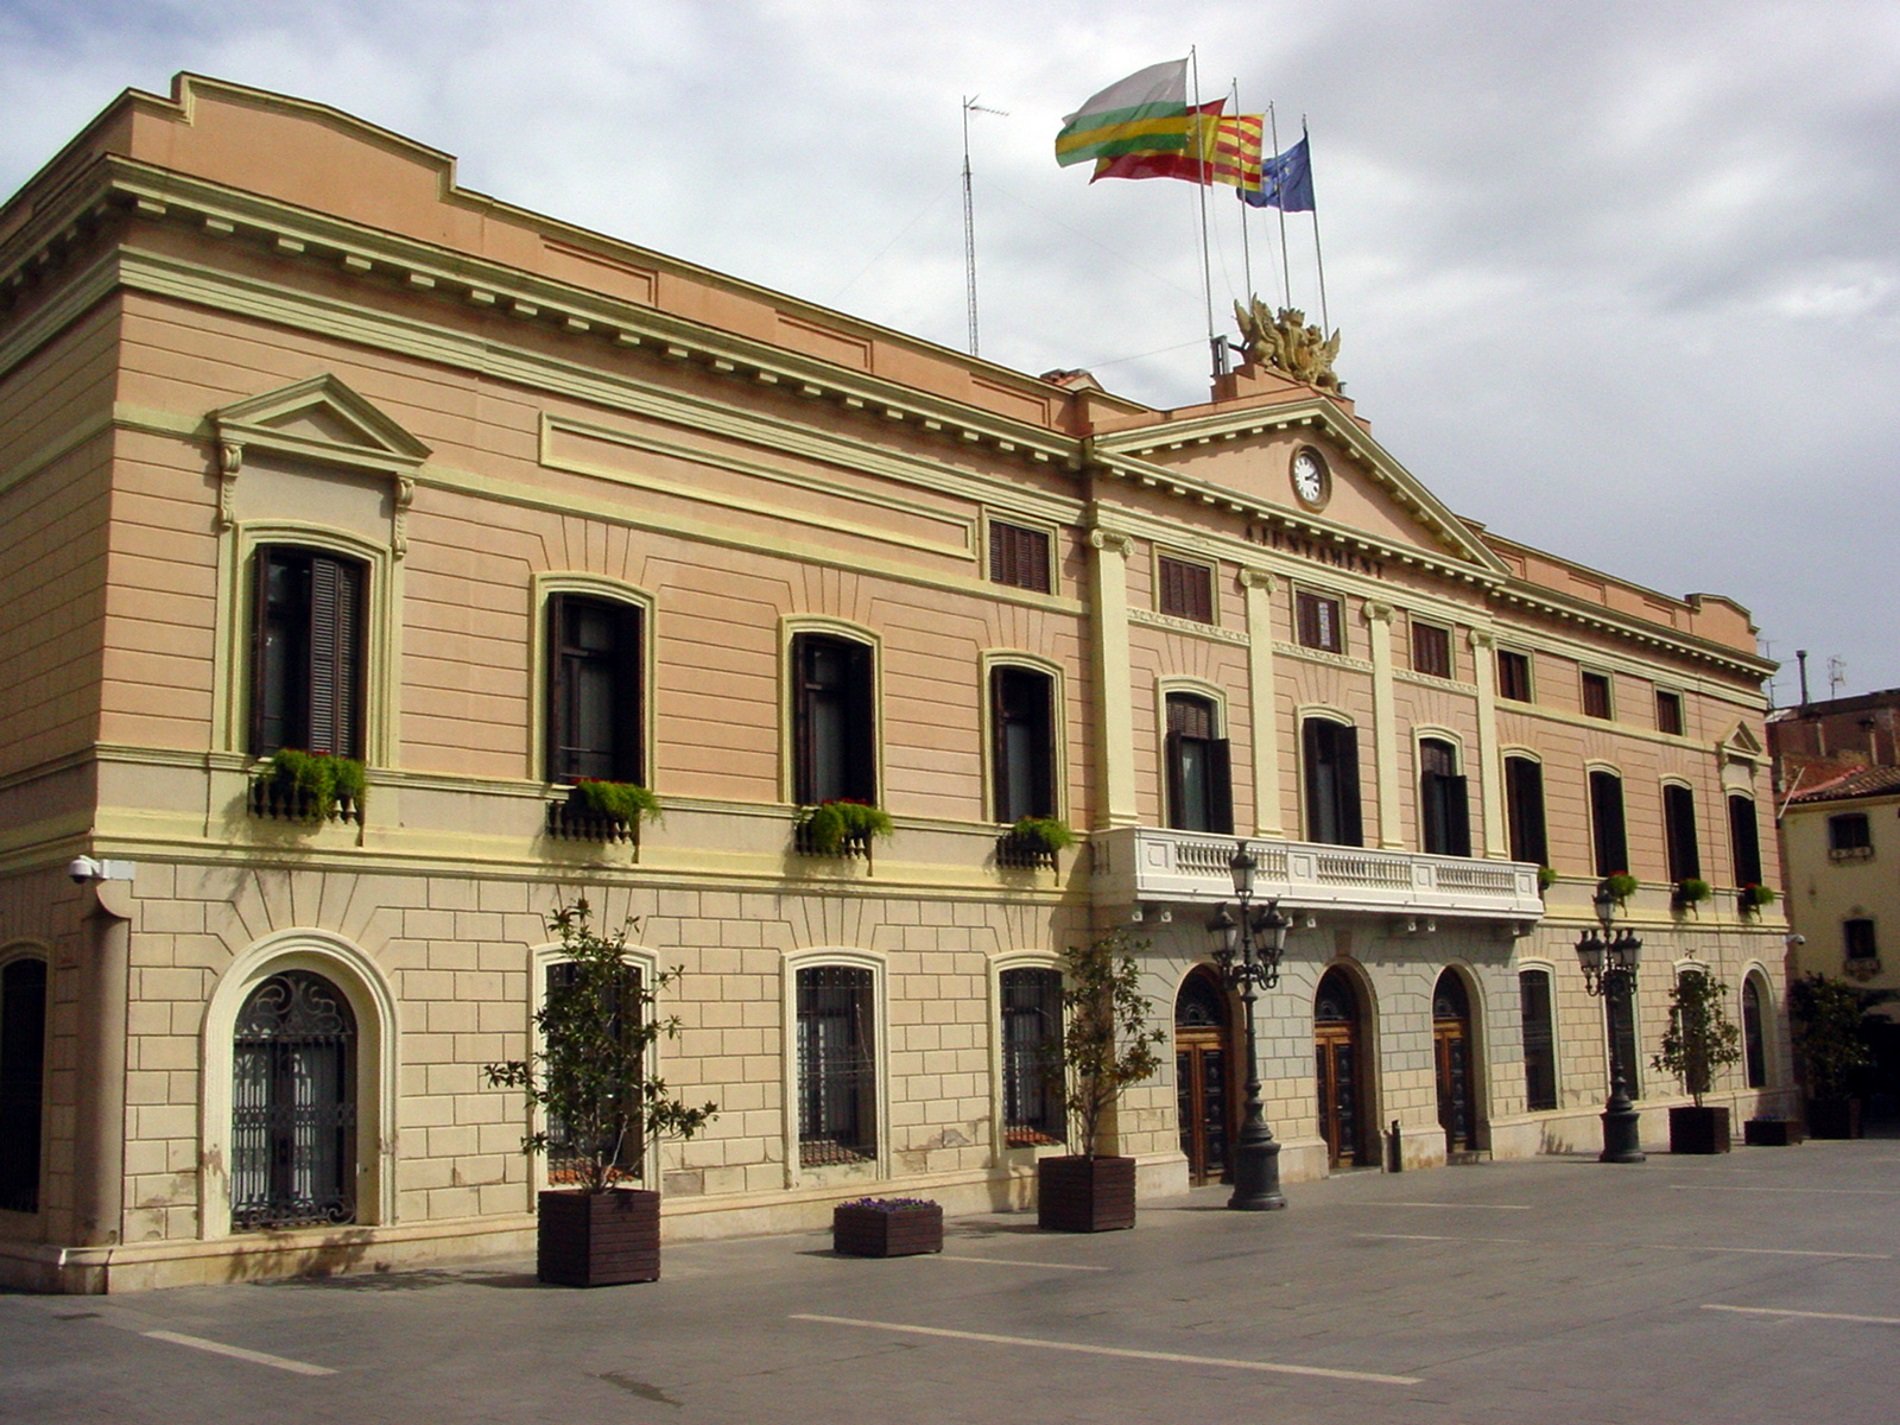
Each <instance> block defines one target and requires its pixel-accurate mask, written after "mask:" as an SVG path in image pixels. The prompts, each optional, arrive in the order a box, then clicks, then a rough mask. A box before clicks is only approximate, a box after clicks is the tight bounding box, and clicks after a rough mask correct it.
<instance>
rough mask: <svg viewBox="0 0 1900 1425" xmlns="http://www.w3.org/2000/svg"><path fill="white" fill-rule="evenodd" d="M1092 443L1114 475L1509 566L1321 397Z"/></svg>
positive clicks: (1400, 545)
mask: <svg viewBox="0 0 1900 1425" xmlns="http://www.w3.org/2000/svg"><path fill="white" fill-rule="evenodd" d="M1095 451H1096V454H1097V456H1098V457H1099V458H1100V459H1101V460H1102V461H1103V462H1104V463H1105V464H1107V465H1108V466H1109V468H1110V469H1111V470H1114V471H1115V473H1117V474H1121V475H1125V476H1126V477H1127V478H1130V479H1133V480H1136V481H1137V482H1139V483H1142V484H1148V485H1161V486H1164V487H1167V486H1175V487H1178V488H1179V489H1180V491H1181V493H1183V494H1191V495H1192V496H1194V497H1195V498H1197V499H1199V500H1201V501H1203V502H1209V501H1210V499H1211V502H1214V503H1227V504H1232V505H1238V506H1240V507H1242V508H1247V509H1253V510H1257V511H1258V512H1259V513H1260V514H1262V515H1263V516H1266V517H1268V518H1271V519H1274V520H1275V521H1276V522H1279V523H1284V524H1286V525H1288V526H1293V527H1304V528H1307V529H1309V530H1311V531H1313V532H1316V533H1318V534H1321V535H1325V536H1328V537H1337V538H1344V539H1347V540H1350V541H1355V542H1359V541H1366V542H1370V543H1371V544H1372V545H1374V546H1376V547H1380V548H1385V549H1389V550H1391V551H1393V552H1394V553H1398V554H1412V555H1416V556H1417V557H1419V558H1421V559H1424V560H1427V561H1430V562H1443V563H1447V564H1451V565H1454V566H1465V567H1467V568H1471V569H1473V570H1481V571H1483V572H1484V573H1486V574H1489V575H1492V576H1495V577H1498V578H1503V577H1507V576H1508V575H1509V573H1510V570H1509V568H1508V567H1507V566H1506V565H1505V564H1504V562H1503V561H1502V560H1501V559H1499V558H1498V556H1497V554H1496V553H1495V552H1493V551H1492V550H1491V549H1490V548H1489V547H1488V546H1487V545H1486V544H1485V543H1484V542H1483V540H1481V539H1480V538H1479V537H1478V535H1477V533H1476V532H1475V531H1474V530H1473V529H1472V528H1471V526H1470V525H1469V524H1467V523H1466V522H1465V521H1464V520H1462V519H1460V518H1459V517H1458V516H1457V515H1456V514H1454V513H1453V512H1452V511H1451V510H1450V509H1449V508H1447V507H1446V506H1445V505H1444V504H1443V503H1442V502H1441V501H1440V500H1439V499H1438V497H1437V496H1435V495H1434V494H1432V492H1431V491H1430V490H1428V489H1427V488H1426V487H1425V486H1424V484H1423V483H1421V482H1420V481H1419V480H1418V479H1417V478H1416V477H1415V476H1414V475H1412V473H1411V472H1410V471H1408V470H1407V469H1406V468H1405V467H1404V466H1402V465H1401V464H1399V462H1398V461H1397V460H1395V459H1393V458H1392V456H1391V454H1390V453H1389V452H1388V451H1386V449H1385V448H1384V447H1383V446H1381V445H1380V444H1379V443H1378V442H1377V441H1376V440H1374V439H1373V438H1372V436H1371V434H1370V433H1369V432H1368V431H1367V430H1366V429H1365V427H1364V426H1363V425H1362V424H1360V423H1359V422H1358V421H1356V420H1353V419H1352V418H1351V417H1349V416H1348V415H1347V414H1345V413H1344V412H1342V411H1341V410H1340V409H1339V407H1338V406H1337V405H1335V404H1334V403H1333V402H1332V401H1331V400H1328V399H1326V398H1324V397H1320V396H1316V395H1312V394H1310V393H1302V394H1301V395H1299V396H1297V397H1295V398H1294V399H1291V400H1288V401H1277V402H1272V403H1269V404H1253V405H1247V406H1215V407H1207V408H1203V411H1201V412H1197V413H1193V414H1190V415H1187V416H1185V417H1183V416H1179V415H1177V416H1173V417H1171V418H1170V419H1168V420H1165V421H1162V422H1157V423H1153V424H1146V425H1138V426H1135V427H1132V428H1129V429H1124V430H1119V431H1115V432H1113V433H1110V434H1104V435H1101V436H1098V437H1097V438H1096V440H1095ZM1303 452H1305V453H1307V454H1309V455H1310V456H1316V457H1317V462H1318V472H1319V476H1318V478H1319V479H1320V481H1321V488H1320V491H1319V495H1318V498H1302V496H1303V495H1306V496H1311V495H1312V494H1313V481H1314V478H1315V477H1314V475H1313V474H1312V473H1311V469H1310V466H1307V465H1305V464H1304V463H1302V468H1301V469H1300V470H1299V471H1298V472H1297V473H1298V474H1299V475H1301V476H1303V477H1304V480H1305V482H1306V483H1305V484H1304V485H1301V484H1299V483H1296V468H1295V467H1296V461H1298V460H1299V457H1300V456H1301V455H1302V453H1303Z"/></svg>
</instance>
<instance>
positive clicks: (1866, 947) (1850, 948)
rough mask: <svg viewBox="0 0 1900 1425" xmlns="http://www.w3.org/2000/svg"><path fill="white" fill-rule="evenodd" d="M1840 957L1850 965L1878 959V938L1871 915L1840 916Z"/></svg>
mask: <svg viewBox="0 0 1900 1425" xmlns="http://www.w3.org/2000/svg"><path fill="white" fill-rule="evenodd" d="M1841 959H1842V960H1844V961H1846V962H1847V963H1848V964H1852V965H1859V964H1866V963H1867V962H1868V961H1870V960H1873V961H1878V960H1879V959H1880V938H1879V935H1878V934H1877V933H1876V928H1875V924H1874V918H1873V917H1872V916H1871V915H1847V916H1842V917H1841Z"/></svg>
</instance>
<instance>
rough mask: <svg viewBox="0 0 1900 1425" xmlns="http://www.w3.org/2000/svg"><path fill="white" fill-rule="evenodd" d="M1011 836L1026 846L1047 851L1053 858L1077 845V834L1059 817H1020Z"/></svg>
mask: <svg viewBox="0 0 1900 1425" xmlns="http://www.w3.org/2000/svg"><path fill="white" fill-rule="evenodd" d="M1009 834H1010V835H1011V836H1013V837H1015V838H1016V840H1018V841H1020V842H1022V843H1023V844H1024V845H1027V846H1033V847H1035V848H1036V849H1037V850H1039V851H1047V852H1048V853H1049V854H1050V855H1051V856H1053V855H1055V853H1056V852H1058V851H1066V850H1068V849H1069V848H1070V847H1071V846H1073V845H1075V833H1074V832H1073V831H1071V830H1070V829H1069V823H1068V822H1066V821H1064V820H1063V819H1062V818H1061V817H1059V816H1024V817H1018V818H1017V819H1016V823H1015V825H1013V826H1012V827H1010V829H1009Z"/></svg>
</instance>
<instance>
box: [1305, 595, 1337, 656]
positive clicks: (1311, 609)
mask: <svg viewBox="0 0 1900 1425" xmlns="http://www.w3.org/2000/svg"><path fill="white" fill-rule="evenodd" d="M1293 611H1294V622H1295V626H1296V627H1295V631H1296V632H1297V634H1298V635H1299V640H1300V646H1301V647H1303V648H1317V649H1319V650H1320V651H1321V652H1324V653H1344V652H1345V651H1346V636H1345V629H1344V628H1343V627H1342V625H1341V623H1340V617H1339V600H1338V599H1329V598H1327V597H1326V596H1325V595H1324V594H1308V593H1299V594H1296V595H1294V598H1293Z"/></svg>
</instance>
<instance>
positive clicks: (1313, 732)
mask: <svg viewBox="0 0 1900 1425" xmlns="http://www.w3.org/2000/svg"><path fill="white" fill-rule="evenodd" d="M1300 749H1301V751H1302V753H1303V754H1304V756H1305V761H1306V839H1307V840H1309V841H1321V842H1326V843H1328V844H1329V845H1333V846H1363V845H1365V836H1364V833H1363V832H1362V831H1361V829H1360V824H1359V732H1358V729H1357V728H1355V727H1353V726H1352V725H1351V724H1350V723H1343V722H1334V721H1333V720H1332V719H1330V718H1323V717H1309V718H1308V719H1307V720H1306V722H1305V725H1304V726H1303V727H1301V729H1300Z"/></svg>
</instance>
